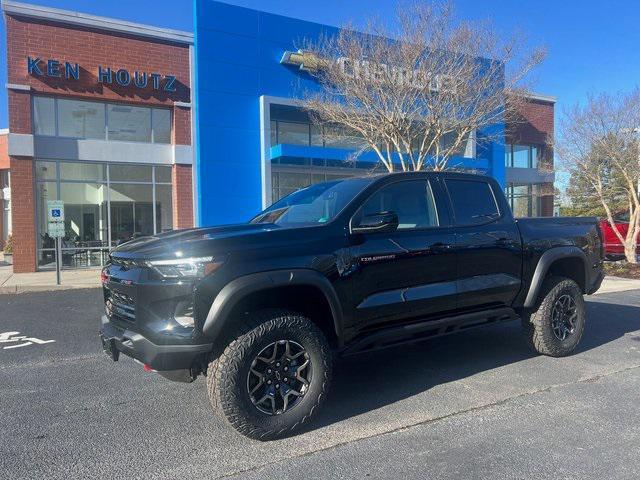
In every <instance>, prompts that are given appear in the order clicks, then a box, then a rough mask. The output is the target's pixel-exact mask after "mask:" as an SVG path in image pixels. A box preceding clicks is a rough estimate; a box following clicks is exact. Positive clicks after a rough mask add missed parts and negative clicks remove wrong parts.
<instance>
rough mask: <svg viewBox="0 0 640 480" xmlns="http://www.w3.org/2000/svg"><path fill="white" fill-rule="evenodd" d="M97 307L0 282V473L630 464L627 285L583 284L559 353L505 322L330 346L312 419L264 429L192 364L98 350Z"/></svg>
mask: <svg viewBox="0 0 640 480" xmlns="http://www.w3.org/2000/svg"><path fill="white" fill-rule="evenodd" d="M101 310H102V305H101V293H100V290H97V289H94V290H76V291H61V292H56V293H51V292H45V293H30V294H21V295H0V385H1V390H2V391H1V395H0V415H1V418H2V422H1V428H2V434H1V435H0V477H2V478H12V479H16V478H65V479H69V478H89V477H91V478H116V477H126V478H178V477H182V478H195V477H198V478H220V477H232V478H261V479H264V478H276V477H277V478H305V479H309V478H365V477H366V478H398V477H403V478H451V479H454V478H455V479H459V478H465V479H469V478H486V479H489V478H491V479H501V478H505V479H506V478H509V479H513V478H523V479H524V478H527V479H529V478H554V479H560V478H563V479H574V478H575V479H587V478H594V479H596V478H597V479H603V478H606V479H618V478H620V479H622V478H625V479H627V478H628V479H631V478H634V479H635V478H639V477H640V456H639V455H638V452H639V451H640V291H638V290H636V291H628V292H620V293H607V294H602V295H596V296H593V297H590V298H589V301H588V320H587V331H586V333H585V337H584V338H583V341H582V344H581V346H580V348H579V350H578V352H577V353H576V354H575V355H573V356H571V357H568V358H564V359H553V358H547V357H541V356H534V355H532V354H531V353H529V352H528V351H527V349H526V347H525V345H524V343H523V342H522V340H521V337H520V326H519V324H518V323H515V322H514V323H510V324H504V325H496V326H492V327H489V328H487V329H484V330H476V331H468V332H464V333H462V334H459V335H455V336H450V337H444V338H440V339H435V340H432V341H430V342H427V343H423V344H420V345H417V346H412V347H409V348H407V347H405V348H395V349H391V350H386V351H383V352H378V353H375V354H367V355H362V356H358V357H353V358H350V359H348V360H343V361H342V362H340V363H339V364H338V366H337V368H336V379H335V382H334V385H333V389H332V392H331V397H330V399H329V401H328V403H327V404H326V406H325V409H324V410H323V412H322V414H321V415H320V417H319V419H318V420H317V422H316V423H315V424H314V425H313V426H312V427H311V428H310V429H309V430H308V431H307V432H305V433H304V434H302V435H299V436H296V437H292V438H288V439H285V440H280V441H277V442H271V443H259V442H254V441H251V440H248V439H246V438H243V437H240V436H238V435H237V434H236V433H235V432H234V431H232V430H231V429H230V428H228V427H227V426H226V425H225V424H224V423H223V421H221V420H219V419H217V418H215V417H213V416H212V415H211V413H210V411H209V405H208V401H207V398H206V393H205V389H204V382H203V381H202V379H199V380H198V381H196V382H194V383H193V384H189V385H187V384H176V383H171V382H169V381H167V380H164V379H162V378H161V377H159V376H157V375H155V374H149V373H144V372H143V370H142V368H141V366H140V365H138V364H136V363H134V362H133V361H131V360H129V359H127V358H122V359H121V361H120V362H118V363H113V362H111V361H109V360H108V359H107V358H106V357H105V356H104V355H103V354H102V353H101V351H100V347H99V342H98V338H97V335H96V332H97V329H98V324H99V316H100V313H101ZM8 332H13V333H12V336H10V337H9V336H7V335H5V337H4V338H5V340H6V339H7V338H12V339H15V338H17V337H26V338H21V339H20V340H19V341H18V340H11V341H5V342H2V341H1V340H2V338H3V337H2V334H7V333H8ZM15 332H20V333H15ZM52 340H53V341H52ZM7 347H12V348H7Z"/></svg>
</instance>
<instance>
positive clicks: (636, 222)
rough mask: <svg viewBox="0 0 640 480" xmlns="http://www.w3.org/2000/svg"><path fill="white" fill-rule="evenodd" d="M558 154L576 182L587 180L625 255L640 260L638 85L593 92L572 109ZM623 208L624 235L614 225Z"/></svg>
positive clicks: (586, 182)
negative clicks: (625, 216) (624, 91)
mask: <svg viewBox="0 0 640 480" xmlns="http://www.w3.org/2000/svg"><path fill="white" fill-rule="evenodd" d="M561 132H562V133H561V140H560V149H559V153H560V156H561V158H562V160H563V162H564V164H565V165H566V167H567V169H568V170H569V172H570V173H571V175H572V182H573V184H574V185H575V184H577V185H580V184H582V185H586V186H587V187H588V189H587V190H586V191H587V192H592V193H593V194H594V196H595V198H593V201H597V202H599V203H600V204H601V205H602V208H603V209H604V212H605V214H606V217H607V220H608V221H609V224H610V225H611V228H612V229H613V231H614V232H615V234H616V236H617V237H618V239H619V240H620V242H621V243H622V244H623V245H624V252H625V257H626V259H627V260H628V261H629V262H631V263H637V256H636V247H637V240H638V235H639V234H640V200H639V192H638V190H639V186H640V183H639V182H640V133H639V132H640V90H639V89H636V90H635V91H633V92H632V93H631V94H629V95H615V96H614V95H607V94H602V95H599V96H590V97H589V98H588V101H587V103H586V105H585V106H580V105H576V106H574V107H573V108H572V109H570V110H568V111H567V112H566V113H565V115H564V119H563V121H562V123H561ZM620 209H622V211H623V212H624V211H626V212H627V213H628V215H629V229H628V230H627V232H626V234H625V235H623V233H622V232H621V231H620V229H619V228H618V227H617V226H616V223H615V219H614V216H615V215H616V214H617V213H619V211H620Z"/></svg>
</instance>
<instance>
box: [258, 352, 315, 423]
mask: <svg viewBox="0 0 640 480" xmlns="http://www.w3.org/2000/svg"><path fill="white" fill-rule="evenodd" d="M311 375H312V366H311V359H310V357H309V354H308V353H307V351H306V350H305V349H304V348H303V347H302V345H300V344H299V343H297V342H294V341H293V340H278V341H276V342H273V343H271V344H269V345H267V346H266V347H265V348H263V349H262V351H260V353H259V354H258V355H257V356H256V357H255V358H254V360H253V362H251V368H250V369H249V375H248V376H247V392H248V393H249V398H250V399H251V403H253V405H255V407H256V408H257V409H258V410H259V411H260V412H262V413H265V414H267V415H280V414H282V413H284V412H286V411H288V410H289V409H291V408H294V407H295V406H296V405H297V404H298V403H299V401H300V400H301V399H302V397H304V395H305V393H307V391H308V389H309V385H310V382H311Z"/></svg>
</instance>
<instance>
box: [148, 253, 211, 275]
mask: <svg viewBox="0 0 640 480" xmlns="http://www.w3.org/2000/svg"><path fill="white" fill-rule="evenodd" d="M223 263H224V261H223V260H220V259H217V258H215V257H198V258H176V259H171V260H152V261H148V262H147V265H148V266H149V267H151V268H153V269H154V270H155V271H156V272H158V273H159V274H160V275H162V276H163V277H164V278H202V277H204V276H206V275H209V274H210V273H213V272H215V271H216V270H217V269H218V268H220V267H221V266H222V264H223Z"/></svg>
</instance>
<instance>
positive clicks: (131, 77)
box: [27, 57, 176, 92]
mask: <svg viewBox="0 0 640 480" xmlns="http://www.w3.org/2000/svg"><path fill="white" fill-rule="evenodd" d="M27 71H28V73H29V75H33V76H35V77H53V78H64V79H66V80H72V81H73V80H80V74H81V70H80V66H79V65H78V64H77V63H71V62H60V61H58V60H55V59H46V60H43V59H41V58H40V57H27ZM96 74H97V77H98V83H104V84H113V83H115V84H117V85H119V86H121V87H128V86H130V85H131V86H133V87H136V88H140V89H142V88H147V87H148V86H151V87H153V89H154V90H163V91H165V92H175V91H176V77H175V76H174V75H161V74H159V73H152V72H151V73H147V72H139V71H138V70H134V71H133V72H130V71H129V70H127V69H125V68H120V69H117V70H116V69H111V68H110V67H103V66H101V65H100V66H98V71H97V72H96Z"/></svg>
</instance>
